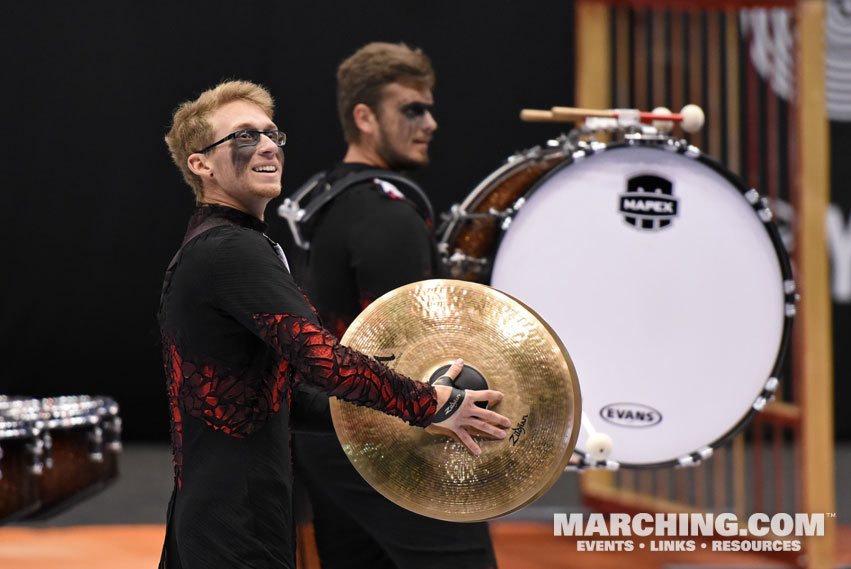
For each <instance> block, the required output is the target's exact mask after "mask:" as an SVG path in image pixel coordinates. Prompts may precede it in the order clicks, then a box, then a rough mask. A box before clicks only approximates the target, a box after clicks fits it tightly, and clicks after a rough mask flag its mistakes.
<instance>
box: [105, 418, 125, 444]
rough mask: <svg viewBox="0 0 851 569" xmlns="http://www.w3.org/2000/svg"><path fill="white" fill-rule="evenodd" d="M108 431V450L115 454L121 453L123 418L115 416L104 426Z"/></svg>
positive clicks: (106, 439)
mask: <svg viewBox="0 0 851 569" xmlns="http://www.w3.org/2000/svg"><path fill="white" fill-rule="evenodd" d="M103 428H104V431H106V436H105V437H104V438H105V441H106V448H107V449H109V450H111V451H113V452H120V451H121V417H118V416H113V417H112V418H110V419H108V420H107V421H105V422H104V424H103Z"/></svg>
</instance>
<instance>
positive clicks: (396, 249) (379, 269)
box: [298, 164, 439, 336]
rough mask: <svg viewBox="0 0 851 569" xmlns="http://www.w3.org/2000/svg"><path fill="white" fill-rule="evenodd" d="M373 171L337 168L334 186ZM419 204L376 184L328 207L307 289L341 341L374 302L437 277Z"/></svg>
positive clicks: (314, 236) (313, 246)
mask: <svg viewBox="0 0 851 569" xmlns="http://www.w3.org/2000/svg"><path fill="white" fill-rule="evenodd" d="M368 169H369V170H375V167H374V166H367V165H366V164H338V165H337V166H336V167H334V168H333V169H332V170H330V171H329V172H328V174H327V176H326V181H327V182H328V183H333V182H334V181H336V180H338V179H340V178H342V177H343V176H345V175H346V174H349V173H350V172H356V171H360V170H368ZM423 215H424V213H423V212H422V211H420V210H419V209H418V208H417V206H416V205H414V202H412V201H410V200H407V199H405V198H404V196H402V195H401V194H400V193H398V192H395V191H394V190H393V188H391V187H388V186H387V185H385V186H384V187H382V186H381V185H380V184H378V183H376V182H373V181H365V182H361V183H359V184H356V185H354V186H352V187H351V188H349V189H347V190H346V191H345V192H343V193H342V194H340V195H339V196H337V197H336V198H334V200H333V201H332V202H331V203H329V204H328V205H327V206H325V210H324V211H323V212H322V214H321V217H320V218H319V219H318V220H317V222H316V225H315V226H314V228H313V229H312V231H311V240H310V257H309V259H308V264H307V273H306V274H305V275H304V278H303V279H301V275H298V276H299V277H300V279H301V280H300V282H302V284H304V286H305V288H306V290H307V291H308V295H309V296H310V299H311V302H313V303H314V305H315V306H316V309H317V311H318V312H319V314H320V315H321V317H322V321H323V323H324V324H325V326H326V327H327V328H328V329H329V330H331V331H332V332H334V333H335V334H337V336H342V335H343V333H344V332H345V331H346V328H347V327H348V325H349V324H351V322H352V320H354V319H355V317H357V315H358V314H360V313H361V311H362V310H363V309H364V308H366V306H367V305H368V304H369V303H371V302H372V301H373V300H375V299H376V298H378V297H379V296H381V295H382V294H384V293H385V292H388V291H390V290H393V289H394V288H397V287H400V286H402V285H406V284H409V283H412V282H416V281H420V280H424V279H429V278H436V277H438V276H439V274H438V257H437V246H436V243H435V239H434V235H433V232H432V228H431V223H432V220H429V219H424V217H423Z"/></svg>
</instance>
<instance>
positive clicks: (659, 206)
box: [619, 174, 677, 231]
mask: <svg viewBox="0 0 851 569" xmlns="http://www.w3.org/2000/svg"><path fill="white" fill-rule="evenodd" d="M673 194H674V187H673V184H672V183H671V181H670V180H666V179H665V178H662V177H660V176H653V175H650V174H644V175H641V176H633V177H632V178H630V179H629V180H627V182H626V193H624V194H621V196H620V208H619V209H620V212H621V214H622V215H623V218H624V220H625V221H626V222H627V223H629V224H630V225H634V226H635V227H636V228H638V229H649V230H651V231H652V230H657V229H662V228H663V227H668V226H669V225H671V221H672V220H673V218H674V217H676V215H677V198H675V197H674V195H673Z"/></svg>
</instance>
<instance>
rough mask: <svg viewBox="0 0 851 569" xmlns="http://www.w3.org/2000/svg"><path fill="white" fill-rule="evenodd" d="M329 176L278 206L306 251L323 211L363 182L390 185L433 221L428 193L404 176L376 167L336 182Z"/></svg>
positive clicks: (319, 176) (311, 181)
mask: <svg viewBox="0 0 851 569" xmlns="http://www.w3.org/2000/svg"><path fill="white" fill-rule="evenodd" d="M327 175H328V171H327V170H326V171H323V172H319V173H318V174H316V175H314V176H313V177H312V178H310V179H309V180H308V181H307V182H305V183H304V184H303V185H302V186H301V187H299V188H298V189H297V190H296V191H295V192H293V194H292V196H291V197H289V198H286V199H285V200H284V202H283V203H282V204H281V205H280V206H279V207H278V215H280V216H281V217H283V218H284V219H286V220H287V225H288V226H289V228H290V232H291V233H292V234H293V240H294V241H295V244H296V245H297V246H298V247H299V248H301V249H303V250H305V251H309V250H310V238H311V234H312V232H313V227H314V225H315V223H316V220H317V219H318V217H319V215H318V214H319V213H320V212H321V211H322V209H323V208H324V207H325V206H326V205H328V204H329V203H330V202H331V200H333V199H334V198H335V197H337V196H338V195H340V194H341V193H343V192H344V191H346V190H348V189H349V188H351V187H353V186H356V185H357V184H360V183H361V182H366V181H373V183H375V184H376V185H379V186H380V185H381V182H388V183H391V184H392V185H393V186H394V187H396V188H397V189H398V190H399V191H400V192H401V193H402V194H403V195H404V196H405V198H407V199H408V200H410V201H411V202H413V204H414V206H415V207H416V208H417V209H418V210H419V211H420V213H421V215H423V216H424V217H425V218H426V220H427V221H428V222H432V220H434V211H433V209H432V206H431V202H430V201H429V199H428V197H427V196H426V194H425V192H424V191H423V190H422V188H420V187H419V186H418V185H417V184H415V183H414V182H413V181H412V180H410V179H408V178H406V177H405V176H403V175H401V174H397V173H395V172H391V171H389V170H384V169H380V168H373V169H369V170H361V171H358V172H350V173H348V174H346V175H345V176H342V177H341V178H339V179H338V180H337V181H335V182H328V181H327Z"/></svg>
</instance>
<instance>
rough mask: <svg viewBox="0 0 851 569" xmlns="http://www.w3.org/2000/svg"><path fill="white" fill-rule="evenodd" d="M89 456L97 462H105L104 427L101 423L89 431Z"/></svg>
mask: <svg viewBox="0 0 851 569" xmlns="http://www.w3.org/2000/svg"><path fill="white" fill-rule="evenodd" d="M89 458H91V459H92V460H93V461H95V462H103V429H101V428H100V425H98V426H96V427H95V428H94V430H92V432H91V433H89Z"/></svg>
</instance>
